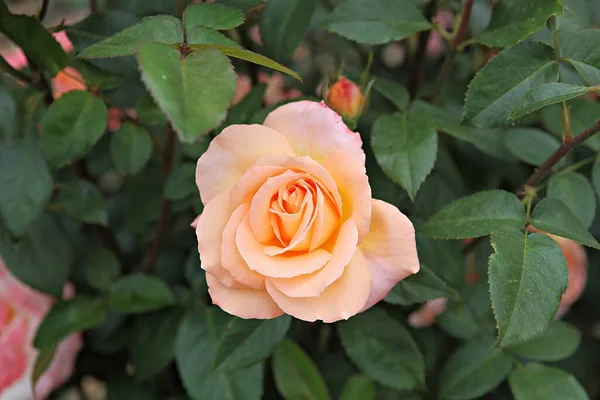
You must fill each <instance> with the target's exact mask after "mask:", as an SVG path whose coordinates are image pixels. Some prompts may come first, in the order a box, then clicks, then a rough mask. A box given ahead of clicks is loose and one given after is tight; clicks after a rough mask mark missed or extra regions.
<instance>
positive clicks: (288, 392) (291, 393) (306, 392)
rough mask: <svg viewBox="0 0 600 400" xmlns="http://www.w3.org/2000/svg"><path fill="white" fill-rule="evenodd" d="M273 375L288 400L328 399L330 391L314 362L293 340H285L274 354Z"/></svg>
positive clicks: (278, 387) (280, 390)
mask: <svg viewBox="0 0 600 400" xmlns="http://www.w3.org/2000/svg"><path fill="white" fill-rule="evenodd" d="M273 375H275V384H276V385H277V389H278V390H279V393H281V395H282V396H283V398H284V399H286V400H303V399H307V400H327V399H329V398H330V397H329V393H328V391H327V387H326V386H325V382H323V377H322V376H321V374H320V373H319V370H318V369H317V367H316V365H315V364H314V362H313V361H312V360H311V359H310V357H308V356H307V355H306V353H304V351H302V349H301V348H300V347H299V346H298V345H297V344H295V343H294V342H292V341H291V340H284V341H283V342H282V343H281V345H280V346H279V348H278V349H277V350H276V351H275V355H274V356H273Z"/></svg>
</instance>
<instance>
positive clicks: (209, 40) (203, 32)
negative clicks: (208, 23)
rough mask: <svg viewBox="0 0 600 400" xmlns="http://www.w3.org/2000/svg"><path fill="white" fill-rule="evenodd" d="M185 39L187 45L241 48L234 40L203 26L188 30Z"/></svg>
mask: <svg viewBox="0 0 600 400" xmlns="http://www.w3.org/2000/svg"><path fill="white" fill-rule="evenodd" d="M199 4H211V3H199ZM186 39H187V43H188V45H199V44H216V45H221V46H229V47H234V48H239V49H241V48H242V47H241V46H240V45H239V44H237V42H235V41H234V40H231V39H229V38H228V37H227V36H225V35H223V34H222V33H219V32H217V31H215V30H213V29H210V28H206V27H204V26H194V27H191V28H189V30H188V32H187V33H186Z"/></svg>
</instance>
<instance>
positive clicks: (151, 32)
mask: <svg viewBox="0 0 600 400" xmlns="http://www.w3.org/2000/svg"><path fill="white" fill-rule="evenodd" d="M182 42H183V28H182V26H181V21H180V20H179V19H177V18H175V17H173V16H171V15H156V16H152V17H146V18H144V19H143V20H142V22H140V23H137V24H135V25H132V26H130V27H128V28H126V29H124V30H122V31H121V32H119V33H117V34H116V35H114V36H111V37H108V38H106V39H104V40H102V41H101V42H98V43H95V44H93V45H91V46H90V47H87V48H85V49H84V50H83V51H82V52H81V53H79V54H78V55H77V57H79V58H105V57H119V56H129V55H132V54H134V53H135V49H136V47H137V46H138V45H139V44H141V43H163V44H167V45H174V44H180V43H182Z"/></svg>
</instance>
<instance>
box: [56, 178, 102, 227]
mask: <svg viewBox="0 0 600 400" xmlns="http://www.w3.org/2000/svg"><path fill="white" fill-rule="evenodd" d="M58 203H59V204H60V206H61V209H62V210H63V211H64V212H65V213H66V214H68V215H70V216H72V217H73V218H76V219H78V220H80V221H83V222H87V223H90V224H100V225H106V224H107V223H108V211H107V209H106V200H104V197H102V193H100V190H99V189H98V188H97V187H96V186H94V184H93V183H91V182H89V181H86V180H83V179H77V180H73V181H69V182H66V183H61V187H60V192H59V195H58Z"/></svg>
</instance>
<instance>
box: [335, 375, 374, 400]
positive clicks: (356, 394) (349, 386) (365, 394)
mask: <svg viewBox="0 0 600 400" xmlns="http://www.w3.org/2000/svg"><path fill="white" fill-rule="evenodd" d="M374 399H375V388H374V387H373V381H371V379H369V378H367V377H366V376H364V375H353V376H351V377H350V379H348V381H347V382H346V385H345V386H344V391H343V392H342V395H341V396H340V400H374Z"/></svg>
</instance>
